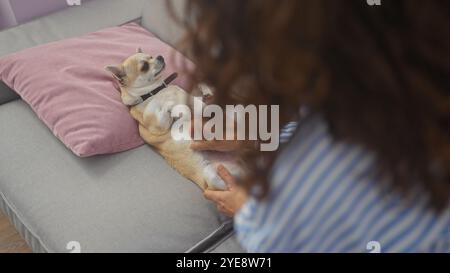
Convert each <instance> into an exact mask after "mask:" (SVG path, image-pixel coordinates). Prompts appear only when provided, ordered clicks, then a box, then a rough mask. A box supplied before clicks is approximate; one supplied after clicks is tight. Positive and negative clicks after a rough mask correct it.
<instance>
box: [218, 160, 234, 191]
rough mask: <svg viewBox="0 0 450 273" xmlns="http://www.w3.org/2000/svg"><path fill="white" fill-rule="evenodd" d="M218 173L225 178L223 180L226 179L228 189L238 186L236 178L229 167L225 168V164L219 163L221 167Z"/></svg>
mask: <svg viewBox="0 0 450 273" xmlns="http://www.w3.org/2000/svg"><path fill="white" fill-rule="evenodd" d="M217 173H218V174H219V176H220V177H221V178H222V179H223V181H225V184H227V186H228V189H232V188H234V186H236V180H235V179H234V177H233V176H232V175H231V173H230V172H229V171H228V170H227V168H225V166H223V165H219V167H218V168H217Z"/></svg>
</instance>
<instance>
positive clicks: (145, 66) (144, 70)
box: [141, 61, 150, 73]
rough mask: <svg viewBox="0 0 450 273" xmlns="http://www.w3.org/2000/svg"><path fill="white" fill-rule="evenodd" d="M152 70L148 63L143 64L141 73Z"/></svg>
mask: <svg viewBox="0 0 450 273" xmlns="http://www.w3.org/2000/svg"><path fill="white" fill-rule="evenodd" d="M149 69H150V64H149V63H148V62H147V61H143V62H142V63H141V72H144V73H145V72H147V71H148V70H149Z"/></svg>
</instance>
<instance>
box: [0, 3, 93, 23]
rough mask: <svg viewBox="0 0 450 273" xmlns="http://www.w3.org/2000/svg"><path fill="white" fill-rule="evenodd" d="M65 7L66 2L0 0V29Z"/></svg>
mask: <svg viewBox="0 0 450 273" xmlns="http://www.w3.org/2000/svg"><path fill="white" fill-rule="evenodd" d="M84 1H87V0H84ZM82 2H83V1H82ZM67 7H68V4H67V1H66V0H0V29H4V28H7V27H11V26H15V25H17V24H22V23H25V22H27V21H30V20H32V19H34V18H37V17H40V16H44V15H47V14H49V13H51V12H54V11H57V10H61V9H63V8H67Z"/></svg>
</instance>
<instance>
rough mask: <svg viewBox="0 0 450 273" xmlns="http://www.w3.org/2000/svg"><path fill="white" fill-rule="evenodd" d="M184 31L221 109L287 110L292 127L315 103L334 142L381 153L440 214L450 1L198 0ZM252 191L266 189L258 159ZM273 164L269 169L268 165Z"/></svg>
mask: <svg viewBox="0 0 450 273" xmlns="http://www.w3.org/2000/svg"><path fill="white" fill-rule="evenodd" d="M185 15H186V16H184V17H183V18H184V19H183V21H182V23H183V25H184V26H185V28H186V30H187V40H186V41H187V44H188V45H189V48H188V49H189V50H188V51H187V52H186V54H188V56H189V57H191V58H192V59H193V61H194V62H195V63H196V64H197V70H195V71H194V72H193V73H192V75H191V76H192V78H193V79H194V81H195V82H206V83H207V84H210V85H212V86H213V87H215V89H216V90H218V92H217V95H216V102H217V103H218V104H220V105H225V104H237V103H239V104H244V105H246V104H256V105H260V104H269V105H273V104H278V105H280V111H281V113H280V115H281V121H282V124H284V123H285V122H287V121H289V120H291V119H293V118H297V116H296V115H297V113H298V109H299V108H300V107H301V106H308V107H309V108H310V109H311V110H312V111H313V112H314V113H319V114H321V115H322V116H323V117H324V119H325V120H326V122H327V123H328V125H329V127H330V128H331V133H332V134H333V136H334V138H335V139H336V140H339V141H347V142H351V143H356V144H360V145H363V146H364V147H366V148H367V149H369V150H371V151H373V152H375V153H376V155H377V158H378V160H379V166H380V170H383V171H386V172H388V173H389V174H390V175H391V176H392V181H393V183H394V185H396V186H398V188H399V189H401V190H402V192H404V193H407V192H408V191H409V189H411V188H413V186H414V185H419V186H420V187H421V188H422V189H423V191H424V193H427V194H429V195H430V200H431V203H432V205H433V207H434V208H435V209H442V208H444V207H445V206H446V204H447V202H448V200H449V196H450V97H449V91H450V1H446V0H427V1H423V0H422V1H421V0H396V1H393V0H390V1H389V0H384V1H382V5H381V6H370V5H368V4H367V1H365V0H346V1H339V0H282V1H279V0H265V1H260V0H245V1H241V0H189V1H188V2H187V6H186V9H185ZM251 156H252V157H253V159H252V160H251V162H254V164H253V166H252V174H253V176H252V177H251V178H249V179H247V180H246V181H247V182H246V183H245V184H246V185H247V187H248V188H250V187H252V186H254V185H263V186H264V187H263V188H264V189H266V191H265V192H267V190H268V182H267V177H268V171H269V170H270V165H271V164H272V163H273V160H266V161H265V162H266V163H267V164H266V165H261V164H256V163H255V162H261V161H259V160H256V157H264V156H268V157H269V158H274V156H273V155H268V154H264V153H252V155H251ZM267 165H269V166H267Z"/></svg>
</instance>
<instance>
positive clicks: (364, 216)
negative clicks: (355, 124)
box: [235, 117, 450, 252]
mask: <svg viewBox="0 0 450 273" xmlns="http://www.w3.org/2000/svg"><path fill="white" fill-rule="evenodd" d="M300 124H301V126H300V127H299V128H298V131H297V132H296V134H295V136H293V137H292V141H291V142H290V143H289V144H288V145H287V147H286V148H285V149H284V150H283V151H282V153H281V154H280V156H279V158H278V160H277V162H276V163H275V165H274V168H273V172H272V175H271V180H270V183H271V191H270V193H269V196H268V198H267V199H265V200H264V201H258V200H256V199H254V198H250V200H249V201H248V202H247V203H246V204H245V205H244V207H243V208H242V209H241V210H240V211H239V213H238V214H237V215H236V217H235V230H236V233H237V237H238V240H239V242H240V243H241V245H242V246H243V247H244V248H245V249H246V250H247V251H249V252H449V251H450V236H449V235H450V209H447V210H446V211H445V212H443V213H441V214H439V215H437V214H436V213H434V212H433V211H432V210H431V209H430V208H429V205H428V199H427V196H426V194H423V193H421V191H419V190H417V191H413V192H412V193H411V196H410V197H409V198H405V197H403V196H401V195H400V194H398V192H397V191H394V190H393V187H392V183H389V178H388V177H385V176H382V175H380V173H379V172H377V171H376V167H375V160H374V156H373V155H372V154H371V153H369V152H368V151H366V150H364V149H363V148H361V147H358V146H356V145H351V144H346V143H339V142H336V141H334V140H333V139H332V137H331V135H330V133H329V131H328V128H327V126H326V123H325V122H324V121H323V120H322V119H320V118H319V117H310V118H307V119H306V120H303V121H301V122H300ZM293 131H295V126H294V124H290V125H289V126H288V127H287V130H284V133H283V134H282V135H281V137H280V139H281V140H284V141H286V140H287V139H288V138H289V137H288V135H290V134H289V132H291V133H292V132H293Z"/></svg>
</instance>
